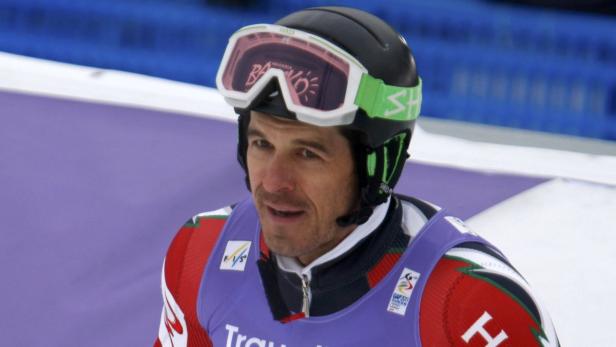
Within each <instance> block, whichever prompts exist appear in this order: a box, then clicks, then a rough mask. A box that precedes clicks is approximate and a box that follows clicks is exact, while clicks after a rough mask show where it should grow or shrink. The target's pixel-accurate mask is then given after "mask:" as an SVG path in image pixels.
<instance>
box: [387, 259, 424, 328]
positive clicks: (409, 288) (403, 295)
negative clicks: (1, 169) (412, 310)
mask: <svg viewBox="0 0 616 347" xmlns="http://www.w3.org/2000/svg"><path fill="white" fill-rule="evenodd" d="M419 275H420V274H419V272H415V271H413V270H411V269H409V268H406V267H405V268H404V270H402V273H401V274H400V277H399V278H398V283H397V284H396V288H395V289H394V292H393V293H392V294H391V299H389V306H387V311H389V312H392V313H396V314H399V315H401V316H404V315H405V314H406V308H407V306H408V305H409V302H410V301H411V295H412V294H413V290H414V289H415V285H416V284H417V280H419Z"/></svg>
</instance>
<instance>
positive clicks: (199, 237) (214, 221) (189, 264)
mask: <svg viewBox="0 0 616 347" xmlns="http://www.w3.org/2000/svg"><path fill="white" fill-rule="evenodd" d="M232 210H233V206H227V207H224V208H221V209H218V210H213V211H207V212H202V213H198V214H196V215H195V216H193V217H192V218H190V219H189V220H188V221H186V222H185V223H184V225H182V227H180V229H179V230H178V232H177V233H176V235H175V237H174V238H173V241H172V242H171V245H170V246H169V249H168V251H167V255H166V257H165V277H166V279H167V282H168V283H167V284H168V286H169V287H175V285H174V284H175V283H178V286H179V281H180V278H179V276H180V274H182V276H183V278H182V281H186V280H187V279H186V277H187V276H189V277H199V278H200V275H201V273H200V272H201V271H202V269H203V268H204V267H205V264H206V263H207V260H208V258H209V255H210V253H211V252H212V250H213V248H214V246H215V244H216V242H217V241H218V238H219V236H220V233H221V232H222V230H223V229H224V225H225V222H226V221H227V219H228V218H229V216H230V214H231V212H232ZM187 268H188V269H199V270H197V271H192V272H194V273H192V274H188V273H187V272H186V271H185V269H187ZM176 277H177V278H176ZM195 280H198V279H197V278H195Z"/></svg>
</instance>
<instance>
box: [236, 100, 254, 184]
mask: <svg viewBox="0 0 616 347" xmlns="http://www.w3.org/2000/svg"><path fill="white" fill-rule="evenodd" d="M236 112H237V114H238V115H239V117H238V120H237V123H238V126H237V154H236V156H237V161H238V162H239V163H240V166H241V167H242V169H244V173H245V176H244V183H246V188H248V191H249V192H252V189H251V188H250V178H249V176H248V163H247V162H246V151H247V150H248V137H247V136H246V132H247V130H248V124H250V110H242V111H240V110H236Z"/></svg>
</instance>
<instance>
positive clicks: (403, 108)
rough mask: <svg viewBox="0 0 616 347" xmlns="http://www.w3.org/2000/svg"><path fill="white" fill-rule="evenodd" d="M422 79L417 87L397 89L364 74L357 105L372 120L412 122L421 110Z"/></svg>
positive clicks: (356, 100)
mask: <svg viewBox="0 0 616 347" xmlns="http://www.w3.org/2000/svg"><path fill="white" fill-rule="evenodd" d="M421 99H422V97H421V79H419V84H417V85H416V86H415V87H396V86H391V85H388V84H385V83H384V82H383V80H381V79H378V78H374V77H372V76H370V75H368V74H366V73H365V74H363V75H362V77H361V81H360V83H359V89H358V91H357V96H356V97H355V105H357V106H358V107H360V108H361V109H362V110H364V111H366V114H367V115H368V116H369V117H371V118H382V119H385V120H394V121H412V120H415V119H417V117H419V112H420V110H421Z"/></svg>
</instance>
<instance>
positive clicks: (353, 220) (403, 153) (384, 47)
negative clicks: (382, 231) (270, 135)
mask: <svg viewBox="0 0 616 347" xmlns="http://www.w3.org/2000/svg"><path fill="white" fill-rule="evenodd" d="M275 24H277V25H281V26H284V27H288V28H292V29H296V30H301V31H305V32H308V33H311V34H313V35H317V36H319V37H321V38H323V39H325V40H328V41H329V42H331V43H333V44H334V45H336V46H338V47H339V48H341V49H343V50H345V51H346V52H347V53H349V54H351V55H352V56H354V57H355V58H356V59H357V60H358V61H359V62H360V63H361V64H362V65H363V66H364V67H365V68H366V69H367V70H368V73H369V74H370V75H371V76H372V77H375V78H378V79H382V80H383V81H384V82H385V83H386V84H388V85H393V86H398V87H414V86H417V85H418V84H419V83H420V80H419V76H418V74H417V70H416V67H415V60H414V59H413V55H412V53H411V50H410V48H409V47H408V45H407V44H406V42H405V40H404V38H403V37H402V36H401V35H400V34H399V33H398V32H396V30H394V29H393V28H392V27H391V26H389V25H388V24H387V23H385V22H384V21H383V20H381V19H380V18H378V17H376V16H374V15H372V14H370V13H367V12H364V11H361V10H357V9H353V8H347V7H316V8H309V9H304V10H300V11H297V12H294V13H291V14H289V15H287V16H285V17H284V18H282V19H280V20H278V21H277V22H276V23H275ZM275 88H278V86H277V83H272V85H271V88H269V89H268V88H266V89H265V90H264V91H263V93H262V95H261V96H260V98H261V100H260V101H259V103H258V104H256V106H253V107H252V110H255V111H260V112H263V113H267V114H272V115H275V116H279V117H284V118H291V119H295V115H294V114H293V113H292V112H290V111H288V110H287V108H286V106H285V103H284V100H283V99H282V95H281V93H272V92H273V91H275ZM270 95H274V96H270ZM249 111H250V110H245V109H244V110H240V109H236V112H238V114H239V115H240V119H239V139H238V140H239V141H238V153H237V155H238V161H239V162H240V165H241V166H242V167H243V168H244V170H245V171H246V174H247V175H246V182H247V184H248V186H249V182H248V168H247V166H246V148H247V143H246V136H245V134H246V128H247V126H248V123H249V121H250V112H249ZM414 126H415V120H410V121H392V120H385V119H381V118H371V117H368V116H367V115H366V113H365V112H364V111H363V110H362V109H359V110H358V111H357V114H356V117H355V120H354V121H353V123H352V124H350V125H348V126H345V130H348V131H343V134H344V135H345V136H346V137H347V138H348V139H349V141H350V142H351V146H352V149H353V153H354V156H355V158H354V159H355V163H356V169H357V173H358V182H359V192H360V209H359V211H356V212H354V213H351V214H349V215H347V216H343V217H341V218H339V219H338V224H340V225H349V224H362V223H364V222H365V221H366V220H367V219H368V218H369V217H370V215H371V213H372V210H373V208H374V206H376V205H378V204H380V203H382V202H384V201H386V200H387V197H388V196H389V195H390V194H391V193H392V189H393V188H394V186H395V185H396V183H397V181H398V178H399V177H400V174H401V172H402V169H403V167H404V162H405V161H406V159H407V158H408V154H407V149H408V145H409V142H410V140H411V136H412V133H413V128H414ZM249 189H250V186H249Z"/></svg>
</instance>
